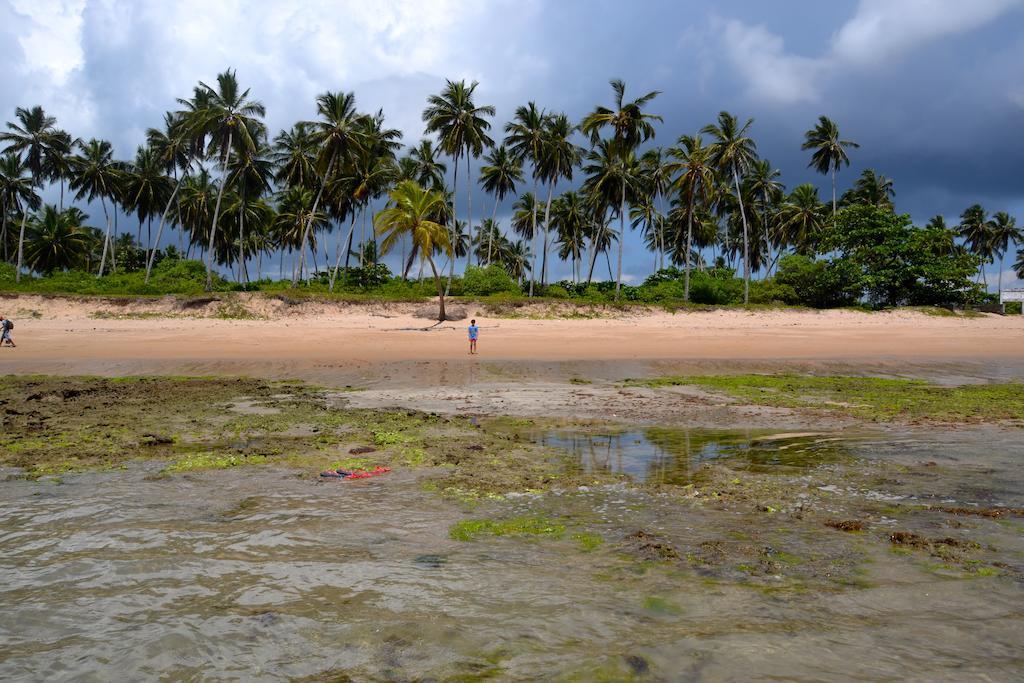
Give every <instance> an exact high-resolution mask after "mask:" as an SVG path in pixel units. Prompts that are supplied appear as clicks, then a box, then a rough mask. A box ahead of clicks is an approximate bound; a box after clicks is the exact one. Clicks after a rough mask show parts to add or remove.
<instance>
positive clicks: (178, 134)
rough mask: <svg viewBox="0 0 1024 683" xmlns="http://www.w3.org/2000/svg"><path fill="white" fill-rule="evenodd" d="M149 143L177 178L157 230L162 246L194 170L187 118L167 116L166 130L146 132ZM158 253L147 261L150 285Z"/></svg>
mask: <svg viewBox="0 0 1024 683" xmlns="http://www.w3.org/2000/svg"><path fill="white" fill-rule="evenodd" d="M146 144H147V146H148V147H149V148H150V149H152V150H153V153H154V154H155V155H156V157H157V159H158V160H159V162H160V163H161V164H163V167H164V173H170V174H171V175H172V177H173V178H174V189H173V190H172V191H171V195H170V197H168V198H167V204H166V206H164V212H163V214H161V216H160V225H159V226H158V227H157V230H156V244H160V240H161V238H162V237H163V234H164V225H165V224H166V223H167V218H168V216H170V213H171V206H172V205H173V203H174V201H175V200H176V199H178V197H179V194H178V193H179V192H180V190H181V183H182V180H183V179H184V178H186V177H187V176H188V173H189V171H190V169H191V167H192V157H191V155H190V151H191V148H192V145H191V141H190V140H189V135H188V128H187V125H186V121H185V119H184V118H183V117H182V116H180V115H178V114H175V113H172V112H167V113H165V114H164V128H163V130H160V129H158V128H150V129H149V130H147V131H146ZM179 170H180V171H181V175H180V176H179V175H178V171H179ZM181 233H182V231H179V233H178V247H179V249H180V248H181V237H182V234H181ZM156 254H157V250H156V249H155V248H154V249H152V250H151V251H150V254H149V258H148V259H146V282H147V283H148V282H149V276H150V273H151V272H152V270H153V263H154V260H155V258H156Z"/></svg>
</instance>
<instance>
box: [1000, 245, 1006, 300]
mask: <svg viewBox="0 0 1024 683" xmlns="http://www.w3.org/2000/svg"><path fill="white" fill-rule="evenodd" d="M1005 257H1006V252H1005V251H1004V252H1003V253H1002V254H1000V255H999V298H1000V299H1002V298H1003V259H1004V258H1005Z"/></svg>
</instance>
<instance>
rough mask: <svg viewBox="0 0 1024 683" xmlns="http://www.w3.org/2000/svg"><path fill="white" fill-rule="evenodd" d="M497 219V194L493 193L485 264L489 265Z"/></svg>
mask: <svg viewBox="0 0 1024 683" xmlns="http://www.w3.org/2000/svg"><path fill="white" fill-rule="evenodd" d="M497 218H498V193H497V192H495V193H494V210H493V211H491V227H490V229H489V230H488V231H487V263H486V264H485V265H488V266H489V265H491V249H493V248H494V228H495V227H496V226H497V225H498V224H497V223H496V222H495V221H496V220H497Z"/></svg>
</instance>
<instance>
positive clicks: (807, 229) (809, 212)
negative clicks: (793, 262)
mask: <svg viewBox="0 0 1024 683" xmlns="http://www.w3.org/2000/svg"><path fill="white" fill-rule="evenodd" d="M825 210H826V209H825V205H824V204H822V202H821V199H820V198H819V197H818V188H816V187H815V186H814V185H812V184H811V183H804V184H803V185H797V186H796V187H795V188H793V192H792V194H790V195H789V197H787V198H786V201H785V202H783V204H782V206H781V207H780V208H779V231H780V232H781V237H782V240H783V243H784V244H788V245H791V246H793V248H794V249H795V250H796V253H798V254H813V253H814V251H815V249H816V246H817V241H818V235H819V234H820V233H821V229H822V228H823V227H825Z"/></svg>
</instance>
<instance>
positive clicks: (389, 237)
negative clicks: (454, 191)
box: [373, 180, 454, 322]
mask: <svg viewBox="0 0 1024 683" xmlns="http://www.w3.org/2000/svg"><path fill="white" fill-rule="evenodd" d="M389 196H390V199H391V201H390V202H389V203H388V206H387V208H385V209H384V210H383V211H381V212H380V213H378V214H377V217H376V218H375V219H374V221H373V225H374V231H375V232H376V233H377V234H378V235H382V236H384V241H383V242H382V243H381V254H387V253H388V252H389V251H391V249H393V248H394V246H395V245H396V244H398V242H399V240H401V239H402V237H403V236H404V235H409V236H410V239H411V240H412V243H413V245H414V248H415V249H416V251H418V252H419V254H420V258H421V259H422V260H424V261H426V262H427V263H428V264H429V265H430V270H431V272H432V273H433V274H434V284H435V285H436V286H437V296H438V300H439V302H440V309H439V312H438V322H444V320H445V319H446V316H445V310H444V286H443V284H442V281H441V276H440V275H439V274H438V272H437V266H436V265H435V264H434V258H433V254H434V250H435V249H439V250H441V252H442V253H445V254H447V255H448V256H449V257H450V258H451V257H452V247H451V243H450V242H449V241H448V231H447V230H446V229H445V227H444V226H443V225H442V224H441V223H440V222H438V221H439V218H440V217H442V216H444V215H445V214H446V213H447V207H446V206H445V204H446V201H445V198H444V194H443V193H441V192H438V191H436V190H424V189H423V188H422V187H420V186H419V185H417V184H416V183H414V182H412V181H411V180H406V181H403V182H401V183H399V184H398V185H396V186H395V188H394V189H393V190H391V192H390V194H389ZM453 260H454V258H453Z"/></svg>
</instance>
